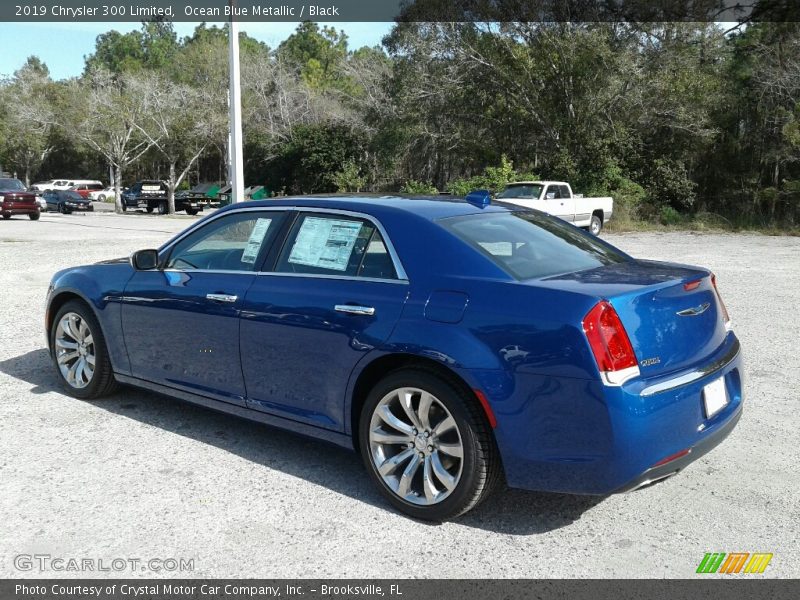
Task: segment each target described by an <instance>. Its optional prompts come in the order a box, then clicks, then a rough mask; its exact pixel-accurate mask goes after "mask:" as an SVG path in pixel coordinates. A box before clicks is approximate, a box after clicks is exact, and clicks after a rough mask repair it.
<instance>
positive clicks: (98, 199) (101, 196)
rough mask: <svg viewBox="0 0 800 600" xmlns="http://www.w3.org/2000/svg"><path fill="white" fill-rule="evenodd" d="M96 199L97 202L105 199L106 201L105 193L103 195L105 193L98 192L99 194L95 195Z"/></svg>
mask: <svg viewBox="0 0 800 600" xmlns="http://www.w3.org/2000/svg"><path fill="white" fill-rule="evenodd" d="M97 201H98V202H105V201H106V195H105V194H100V195H99V196H98V197H97Z"/></svg>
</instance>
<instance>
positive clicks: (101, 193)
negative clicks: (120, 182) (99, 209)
mask: <svg viewBox="0 0 800 600" xmlns="http://www.w3.org/2000/svg"><path fill="white" fill-rule="evenodd" d="M126 189H127V188H123V189H122V190H121V191H123V192H124V191H125V190H126ZM115 193H116V190H115V189H114V186H111V185H110V186H108V187H105V188H103V189H99V190H90V191H89V200H94V201H96V202H105V201H106V199H107V198H113V197H114V194H115Z"/></svg>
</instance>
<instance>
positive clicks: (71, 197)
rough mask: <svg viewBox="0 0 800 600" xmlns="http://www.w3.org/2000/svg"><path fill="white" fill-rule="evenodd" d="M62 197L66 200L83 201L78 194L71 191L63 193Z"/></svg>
mask: <svg viewBox="0 0 800 600" xmlns="http://www.w3.org/2000/svg"><path fill="white" fill-rule="evenodd" d="M64 197H65V198H67V199H68V200H83V197H82V196H81V195H80V194H79V193H78V192H73V191H72V190H68V191H66V192H64Z"/></svg>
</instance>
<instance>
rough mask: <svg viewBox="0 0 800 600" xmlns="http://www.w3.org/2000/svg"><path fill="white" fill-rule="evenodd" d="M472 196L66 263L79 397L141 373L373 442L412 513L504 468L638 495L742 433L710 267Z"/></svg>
mask: <svg viewBox="0 0 800 600" xmlns="http://www.w3.org/2000/svg"><path fill="white" fill-rule="evenodd" d="M467 200H468V201H464V200H463V199H459V200H456V199H451V200H447V199H440V198H428V199H404V198H391V197H382V198H371V197H358V198H356V197H352V198H350V197H340V198H329V197H315V198H280V199H272V200H269V201H253V202H247V203H236V204H233V205H231V206H229V207H226V208H223V209H220V210H219V211H217V212H216V213H215V214H213V215H210V216H209V217H207V218H205V219H203V220H200V221H198V222H196V223H195V224H193V225H192V226H191V227H189V228H188V229H187V230H185V231H183V232H182V233H180V234H178V235H177V236H175V237H174V238H172V239H171V240H169V241H167V242H166V243H165V244H164V245H163V246H161V247H160V248H159V249H157V250H156V249H146V250H140V251H138V252H135V253H133V255H132V256H131V257H130V258H120V259H116V260H109V261H104V262H102V263H98V264H94V265H87V266H81V267H75V268H70V269H66V270H63V271H59V272H58V273H56V274H55V275H54V276H53V279H52V281H51V283H50V288H49V293H48V297H47V307H48V308H47V314H46V330H47V335H48V340H49V347H50V353H51V355H52V358H53V362H54V365H55V367H56V371H57V373H58V376H59V378H60V379H61V381H62V383H63V385H64V387H65V389H66V390H67V392H68V393H70V394H72V395H74V396H76V397H78V398H99V397H102V396H105V395H107V394H109V393H111V392H112V391H113V390H114V388H115V386H116V385H117V384H130V385H134V386H138V387H141V388H145V389H148V390H154V391H157V392H160V393H164V394H167V395H172V396H175V397H178V398H181V399H183V400H187V401H189V402H194V403H197V404H200V405H203V406H207V407H212V408H214V409H217V410H221V411H223V412H227V413H232V414H235V415H238V416H242V417H246V418H249V419H253V420H256V421H260V422H263V423H268V424H271V425H274V426H278V427H282V428H285V429H288V430H290V431H294V432H299V433H302V434H305V435H308V436H311V437H314V438H320V439H323V440H327V441H328V442H332V443H334V444H338V445H341V446H344V447H349V448H355V450H356V451H358V452H360V453H361V455H362V457H363V460H364V463H365V466H366V469H367V472H368V473H369V476H370V477H371V478H372V479H373V480H374V482H375V484H376V485H377V487H378V489H379V490H380V491H381V493H382V494H384V496H385V497H386V498H387V499H388V501H389V502H391V503H392V504H393V505H394V506H395V507H396V508H398V509H399V510H401V511H403V512H405V513H407V514H409V515H411V516H413V517H416V518H421V519H431V520H442V519H447V518H451V517H454V516H456V515H459V514H462V513H464V512H466V511H467V510H469V509H470V508H472V507H473V506H475V505H476V504H478V503H479V502H480V501H481V500H483V499H484V498H485V497H486V496H488V494H489V493H490V492H491V491H492V490H493V488H495V486H496V484H498V482H499V481H500V480H501V479H502V478H503V475H504V478H505V480H506V481H507V483H508V484H509V485H510V486H511V487H514V488H525V489H532V490H549V491H554V492H565V493H582V494H608V493H611V492H619V491H627V490H631V489H634V488H637V487H640V486H644V485H647V484H649V483H652V482H654V481H657V480H659V479H662V478H665V477H668V476H670V475H673V474H675V473H677V472H678V471H679V470H681V469H683V468H684V467H685V466H687V465H688V464H689V463H690V462H692V461H694V460H696V459H697V458H699V457H700V456H702V455H704V454H705V453H706V452H708V451H709V450H711V449H712V448H713V447H714V446H715V445H716V444H718V443H720V441H722V440H723V439H724V438H725V437H726V436H727V435H728V434H729V433H730V431H731V430H732V429H733V428H734V426H735V425H736V423H737V421H738V419H739V417H740V415H741V411H742V358H741V354H740V350H739V341H738V339H737V338H736V335H734V333H733V331H732V328H731V323H730V319H729V318H728V314H727V312H726V310H725V307H724V305H723V303H722V300H721V298H720V295H719V292H718V290H717V285H716V279H715V277H714V275H713V274H712V273H711V272H710V271H708V270H706V269H704V268H700V267H690V266H683V265H677V264H669V263H660V262H655V261H649V260H637V259H635V258H632V257H630V256H628V255H627V254H625V253H624V252H622V251H621V250H619V249H617V248H615V247H614V246H612V245H610V244H608V243H605V242H604V241H602V240H599V239H598V238H596V237H594V236H592V235H591V234H589V233H587V232H585V231H582V230H580V229H578V228H576V227H574V226H572V225H570V224H568V223H565V222H564V221H563V220H561V219H558V218H554V217H551V216H549V215H546V214H544V213H541V212H539V211H535V210H526V209H521V208H519V207H511V206H508V205H499V204H492V203H491V202H490V199H489V196H488V194H470V195H469V196H468V197H467ZM111 443H113V442H111Z"/></svg>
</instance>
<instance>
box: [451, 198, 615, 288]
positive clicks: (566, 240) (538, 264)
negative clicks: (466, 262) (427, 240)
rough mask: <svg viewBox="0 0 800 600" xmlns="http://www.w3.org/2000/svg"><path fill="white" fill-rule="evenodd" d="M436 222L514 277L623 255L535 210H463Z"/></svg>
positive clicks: (563, 270)
mask: <svg viewBox="0 0 800 600" xmlns="http://www.w3.org/2000/svg"><path fill="white" fill-rule="evenodd" d="M439 223H440V224H441V225H442V226H443V227H444V228H445V229H447V230H449V231H451V232H452V233H454V234H455V235H456V236H458V237H459V238H461V239H462V240H463V241H465V242H466V243H467V244H469V245H470V246H472V247H473V248H475V249H476V250H478V251H479V252H481V253H482V254H484V255H485V256H488V257H489V258H490V259H491V260H492V261H493V262H494V263H495V264H497V266H499V267H500V268H501V269H503V270H504V271H506V272H507V273H508V274H509V275H511V276H512V277H514V278H515V279H518V280H524V279H538V278H542V277H549V276H551V275H559V274H562V273H573V272H575V271H585V270H587V269H594V268H596V267H602V266H605V265H610V264H615V263H619V262H623V261H625V260H627V257H626V256H625V255H624V254H622V253H620V252H618V251H616V250H614V249H613V248H611V247H609V246H606V245H605V244H603V243H602V242H600V241H599V240H596V239H594V238H592V237H590V236H589V235H588V234H584V233H583V232H581V231H579V230H577V229H576V228H574V227H572V226H571V225H567V224H566V223H564V222H563V221H560V220H559V219H556V218H554V217H550V216H548V215H545V214H541V213H536V212H527V211H525V212H510V213H489V214H476V215H467V216H462V217H450V218H447V219H442V220H440V221H439Z"/></svg>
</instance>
